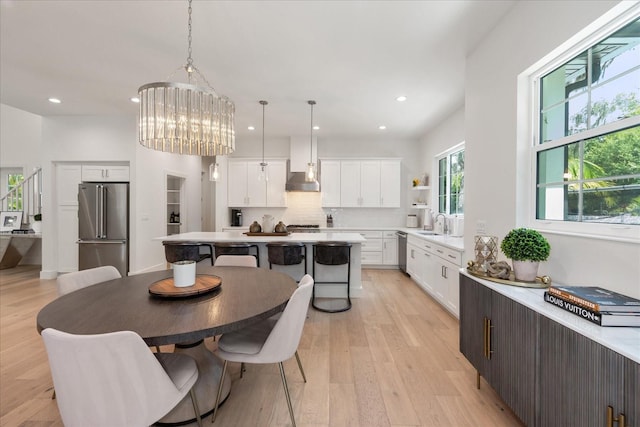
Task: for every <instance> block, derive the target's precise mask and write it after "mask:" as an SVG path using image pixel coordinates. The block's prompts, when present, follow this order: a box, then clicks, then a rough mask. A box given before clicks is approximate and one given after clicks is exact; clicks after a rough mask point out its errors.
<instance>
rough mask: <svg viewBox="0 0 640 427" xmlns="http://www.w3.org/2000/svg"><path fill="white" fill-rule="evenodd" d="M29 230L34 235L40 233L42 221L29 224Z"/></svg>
mask: <svg viewBox="0 0 640 427" xmlns="http://www.w3.org/2000/svg"><path fill="white" fill-rule="evenodd" d="M31 229H32V230H33V231H35V232H36V233H41V232H42V221H33V222H32V223H31Z"/></svg>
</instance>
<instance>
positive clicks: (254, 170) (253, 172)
mask: <svg viewBox="0 0 640 427" xmlns="http://www.w3.org/2000/svg"><path fill="white" fill-rule="evenodd" d="M259 175H260V162H258V161H255V162H247V190H246V192H247V193H246V194H247V199H248V200H247V206H253V207H257V208H260V207H264V206H267V183H266V182H265V181H264V180H259V179H258V176H259Z"/></svg>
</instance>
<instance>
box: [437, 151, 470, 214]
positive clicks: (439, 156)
mask: <svg viewBox="0 0 640 427" xmlns="http://www.w3.org/2000/svg"><path fill="white" fill-rule="evenodd" d="M459 151H463V152H464V151H465V141H462V142H460V143H458V144H456V145H454V146H453V147H449V148H448V149H446V150H445V151H442V152H440V153H438V154H436V155H435V156H434V158H433V164H434V168H433V170H434V171H435V172H436V173H435V179H434V183H433V186H434V188H435V189H434V191H433V197H434V201H433V206H434V207H435V209H434V213H435V214H438V213H442V214H444V215H457V216H461V217H464V204H463V208H462V213H455V212H454V213H451V179H450V178H451V160H450V159H451V155H452V154H455V153H457V152H459ZM445 158H446V159H447V189H446V194H445V210H446V212H440V160H442V159H445ZM462 194H463V195H464V191H462Z"/></svg>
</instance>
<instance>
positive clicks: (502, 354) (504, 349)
mask: <svg viewBox="0 0 640 427" xmlns="http://www.w3.org/2000/svg"><path fill="white" fill-rule="evenodd" d="M538 318H539V315H538V314H537V313H536V312H534V311H532V310H529V309H528V308H526V307H524V306H522V305H520V304H518V303H516V302H515V301H512V300H510V299H509V298H506V297H504V296H502V295H500V294H498V293H497V292H494V291H492V290H491V289H488V288H486V287H485V286H482V285H481V284H479V283H477V282H476V281H474V280H472V279H470V278H468V277H467V276H464V275H460V351H461V352H462V354H464V355H465V357H466V358H467V359H468V360H469V361H470V362H471V364H472V365H473V366H474V367H475V368H476V370H477V371H478V374H479V375H481V376H482V377H483V378H484V379H485V380H486V381H487V383H489V384H490V385H491V387H493V388H494V389H495V390H496V392H497V393H498V394H499V395H500V396H501V397H502V399H503V400H504V401H505V403H506V404H507V405H509V407H510V408H511V409H512V410H513V412H514V413H515V414H516V415H517V416H518V417H519V418H520V419H521V420H522V421H523V422H524V423H525V424H526V425H528V426H534V425H535V397H536V388H535V372H536V370H535V364H536V337H537V333H538Z"/></svg>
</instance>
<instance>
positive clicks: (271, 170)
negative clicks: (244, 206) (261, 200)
mask: <svg viewBox="0 0 640 427" xmlns="http://www.w3.org/2000/svg"><path fill="white" fill-rule="evenodd" d="M267 171H268V175H269V181H267V206H273V207H286V206H287V192H286V191H285V185H286V184H287V162H286V161H284V160H270V161H269V166H267Z"/></svg>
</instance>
